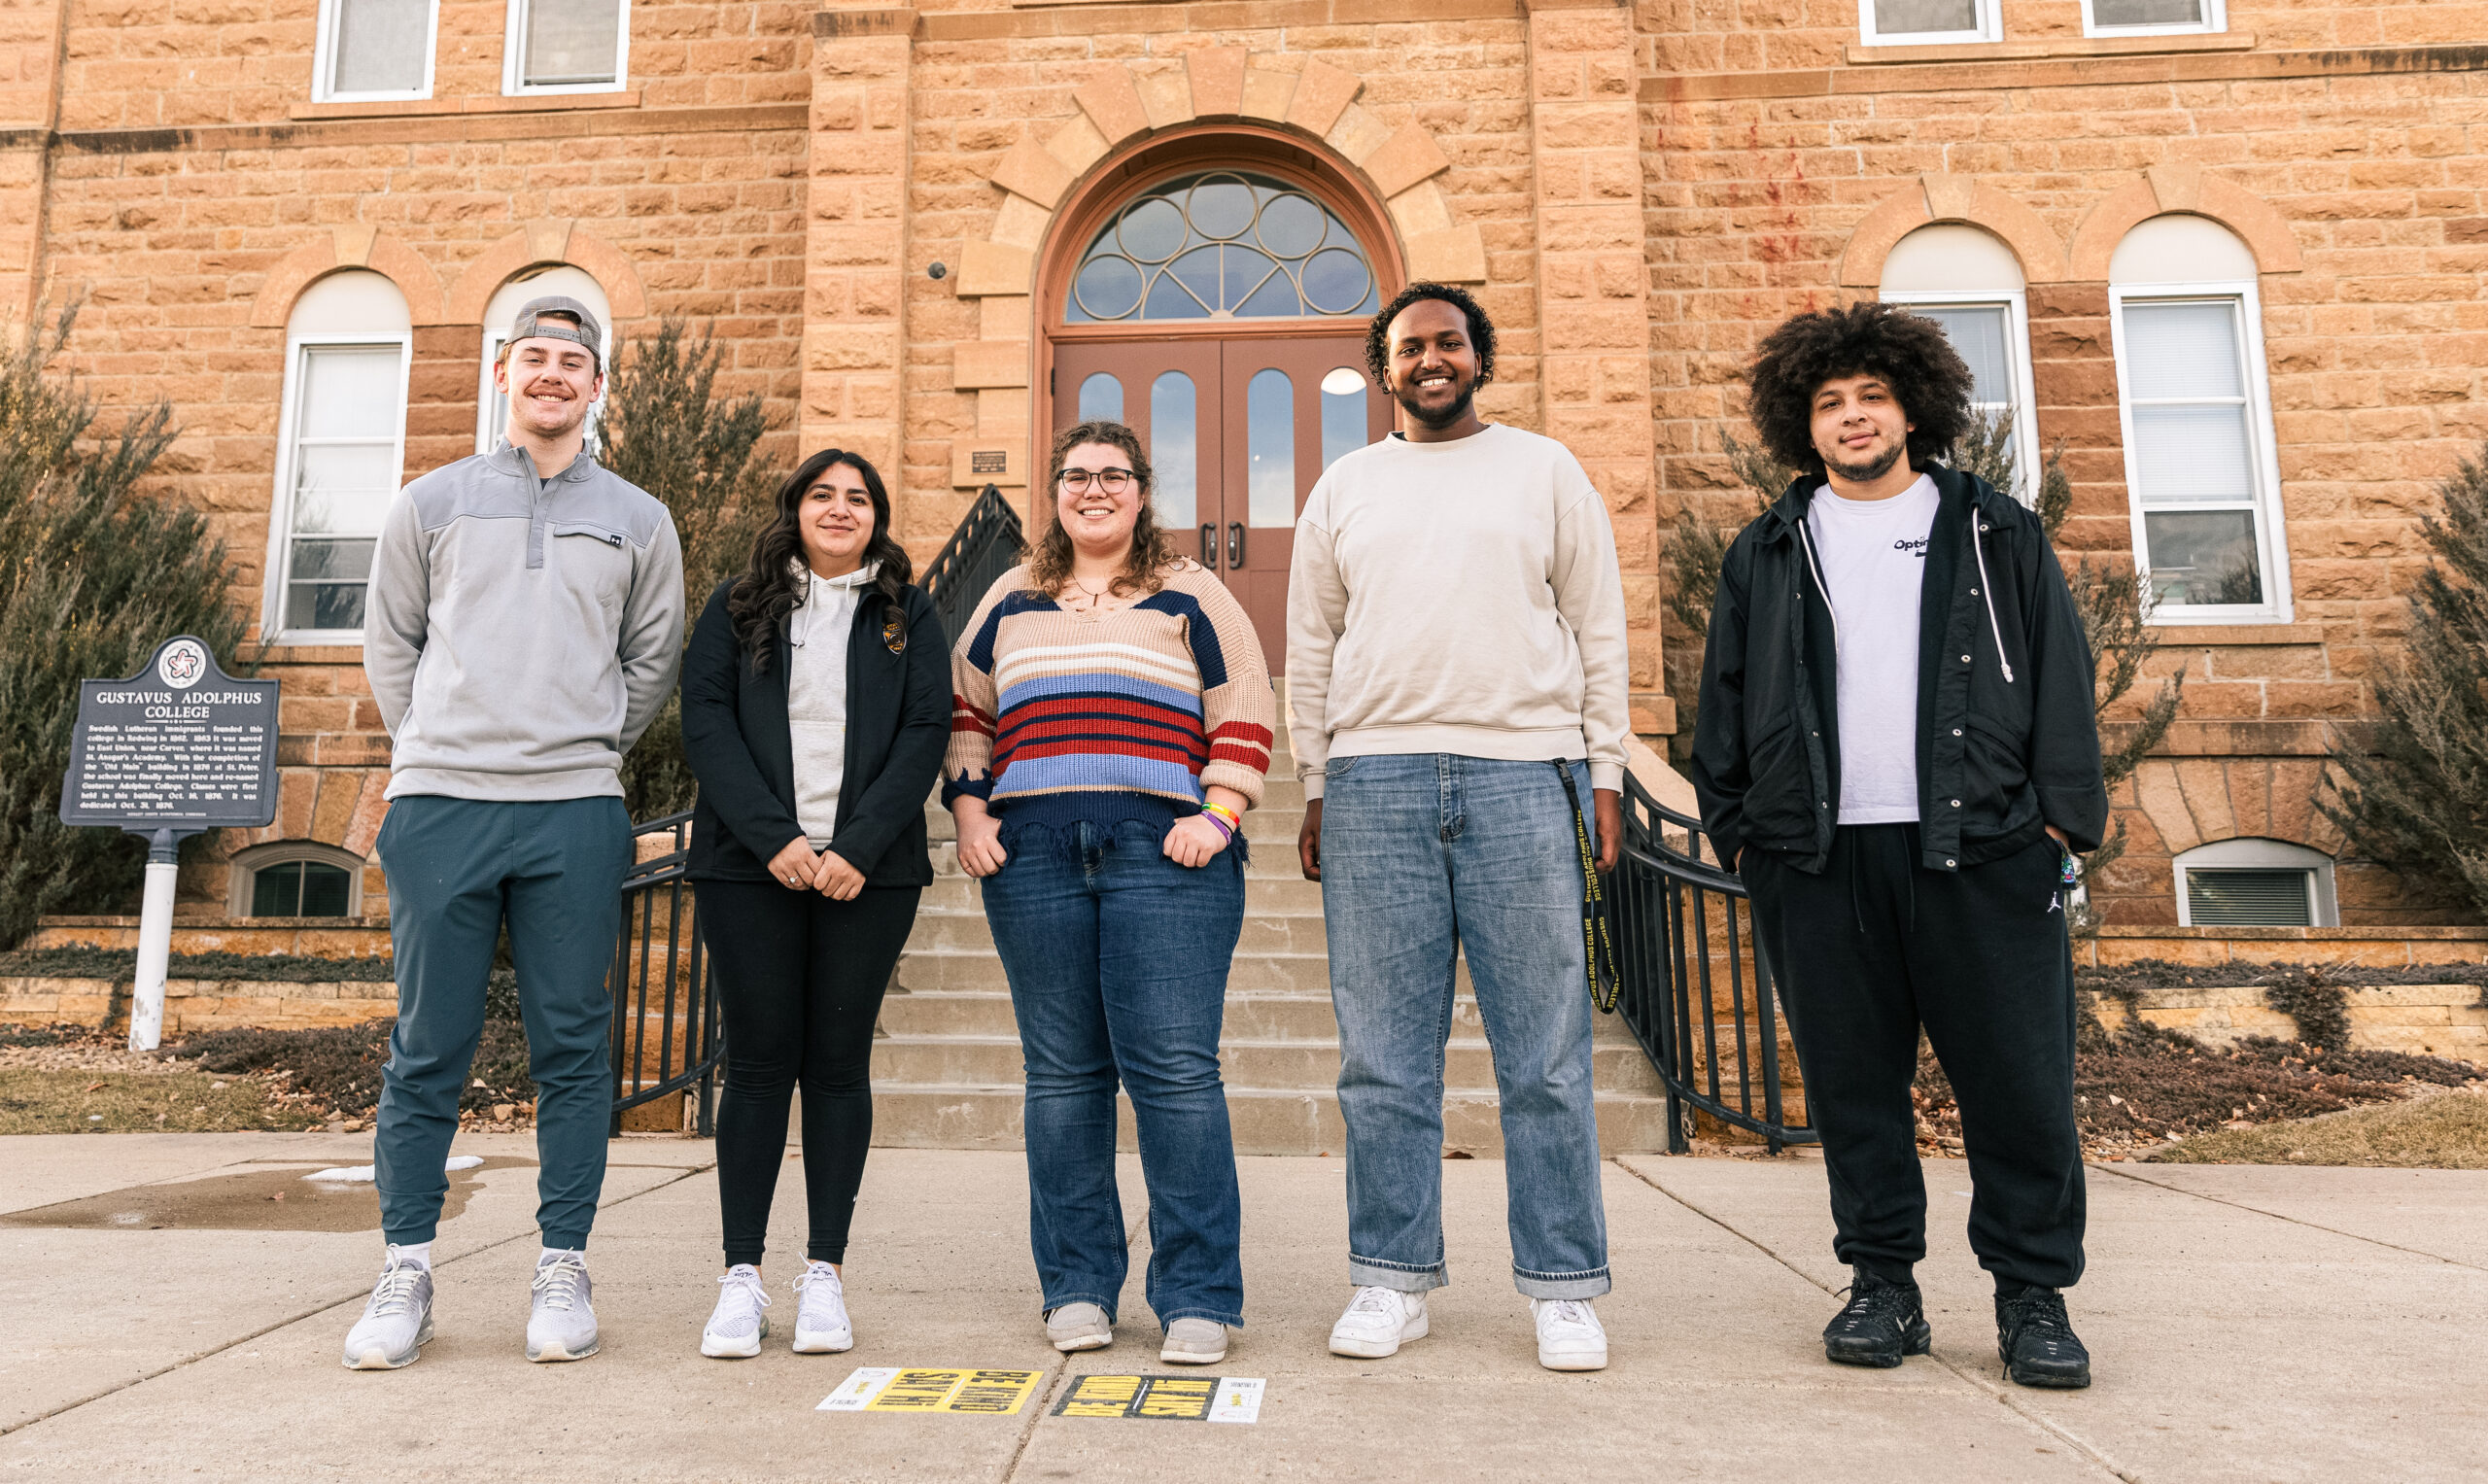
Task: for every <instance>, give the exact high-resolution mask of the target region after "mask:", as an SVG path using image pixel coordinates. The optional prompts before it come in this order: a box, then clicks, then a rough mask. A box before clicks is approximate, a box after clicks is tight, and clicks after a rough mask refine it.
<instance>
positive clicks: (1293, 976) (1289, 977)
mask: <svg viewBox="0 0 2488 1484" xmlns="http://www.w3.org/2000/svg"><path fill="white" fill-rule="evenodd" d="M898 982H899V985H900V987H902V988H906V989H910V990H916V991H919V992H920V991H923V990H950V989H988V990H997V991H1001V990H1008V989H1009V988H1010V987H1011V984H1010V981H1009V980H1008V979H1006V978H1004V977H1003V973H1002V960H1001V959H999V958H996V957H995V956H994V955H993V950H992V949H990V948H986V949H972V948H966V949H922V950H917V949H911V950H909V952H908V953H907V954H906V956H905V957H902V958H901V959H900V960H899V961H898ZM1273 990H1274V991H1278V992H1281V993H1287V992H1298V991H1300V992H1304V993H1310V994H1321V995H1326V996H1327V995H1328V994H1329V993H1330V960H1329V959H1328V958H1326V957H1325V956H1323V955H1322V954H1320V953H1254V954H1249V955H1245V954H1239V955H1237V957H1236V959H1235V962H1234V965H1233V967H1231V968H1230V969H1229V970H1228V971H1227V993H1228V995H1229V996H1230V997H1231V996H1233V995H1234V994H1235V993H1237V992H1238V991H1243V992H1253V991H1273Z"/></svg>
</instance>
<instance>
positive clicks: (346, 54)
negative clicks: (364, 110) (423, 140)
mask: <svg viewBox="0 0 2488 1484" xmlns="http://www.w3.org/2000/svg"><path fill="white" fill-rule="evenodd" d="M439 28H440V0H320V30H319V40H318V41H317V42H316V43H315V45H314V48H313V53H312V56H313V60H312V72H311V97H312V100H313V101H314V102H319V103H362V102H368V101H373V100H378V99H392V98H429V97H431V96H432V49H433V45H434V42H435V41H436V39H437V37H438V34H439Z"/></svg>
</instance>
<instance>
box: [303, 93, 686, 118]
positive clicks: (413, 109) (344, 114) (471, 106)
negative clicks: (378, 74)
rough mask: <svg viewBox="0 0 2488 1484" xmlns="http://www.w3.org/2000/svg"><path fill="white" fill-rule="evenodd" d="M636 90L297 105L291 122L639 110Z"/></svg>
mask: <svg viewBox="0 0 2488 1484" xmlns="http://www.w3.org/2000/svg"><path fill="white" fill-rule="evenodd" d="M638 107H639V89H638V88H636V87H635V88H632V89H631V90H629V91H628V92H531V93H521V94H518V95H516V96H507V95H498V94H497V95H495V96H492V97H484V98H400V99H393V100H389V101H385V102H377V103H296V104H294V106H293V107H291V108H289V109H287V110H286V117H288V118H290V119H419V118H436V117H440V116H443V115H450V114H538V113H547V112H559V111H564V110H569V109H581V108H638Z"/></svg>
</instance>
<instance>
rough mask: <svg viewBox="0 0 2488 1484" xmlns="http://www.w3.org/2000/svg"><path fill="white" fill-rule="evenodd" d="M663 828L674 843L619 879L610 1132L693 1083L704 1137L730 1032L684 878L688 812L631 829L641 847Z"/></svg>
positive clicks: (711, 1124)
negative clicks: (631, 1114)
mask: <svg viewBox="0 0 2488 1484" xmlns="http://www.w3.org/2000/svg"><path fill="white" fill-rule="evenodd" d="M660 834H663V835H671V836H673V837H674V838H673V842H672V844H673V848H672V849H671V850H669V851H667V852H666V853H665V854H663V855H659V856H655V857H653V858H651V859H648V860H643V861H638V862H636V863H635V864H633V865H632V867H631V869H630V870H629V871H628V872H626V873H625V874H624V875H623V877H622V934H621V942H620V943H619V944H618V945H617V948H616V951H615V953H614V955H613V968H612V970H611V972H610V975H609V978H608V981H607V984H608V987H609V988H610V989H611V990H612V994H613V1029H612V1035H611V1037H610V1050H611V1053H612V1058H613V1126H612V1131H613V1132H615V1133H617V1134H618V1133H620V1132H621V1131H622V1115H623V1113H624V1112H625V1111H626V1110H628V1109H632V1108H637V1107H639V1105H640V1104H642V1103H652V1102H655V1101H656V1100H657V1099H659V1098H662V1097H668V1096H673V1095H674V1094H677V1093H680V1092H682V1091H683V1090H685V1089H686V1088H692V1087H697V1091H696V1092H694V1094H693V1096H694V1099H695V1101H696V1103H697V1105H698V1107H697V1112H696V1115H695V1119H694V1126H695V1127H696V1129H697V1130H698V1132H699V1133H700V1135H701V1136H702V1137H703V1138H706V1137H708V1135H710V1134H711V1133H713V1132H714V1131H715V1128H716V1090H717V1087H716V1081H717V1063H718V1062H719V1061H720V1060H721V1059H722V1058H723V1057H724V1055H725V1050H726V1038H725V1026H724V1023H723V1021H722V1019H721V1018H720V1017H719V1016H718V1013H717V985H716V979H715V976H714V975H712V974H711V973H710V972H709V965H708V952H707V948H706V945H705V944H704V943H703V941H702V939H701V933H700V922H699V916H698V914H697V912H696V911H695V910H694V908H693V904H692V894H691V891H690V883H689V882H688V881H686V880H684V878H683V872H684V869H685V867H686V865H687V864H688V862H689V860H690V857H691V815H690V814H689V813H687V812H686V813H680V814H668V815H667V816H666V817H664V818H662V819H651V820H648V821H647V822H646V823H644V824H638V825H634V826H633V827H632V830H631V835H632V841H633V845H634V847H635V852H636V846H637V844H638V842H639V840H641V839H644V838H646V837H647V836H651V835H660ZM652 1025H653V1027H654V1031H655V1036H654V1041H655V1044H654V1045H653V1046H651V1045H650V1044H649V1042H650V1034H649V1033H650V1029H651V1026H652Z"/></svg>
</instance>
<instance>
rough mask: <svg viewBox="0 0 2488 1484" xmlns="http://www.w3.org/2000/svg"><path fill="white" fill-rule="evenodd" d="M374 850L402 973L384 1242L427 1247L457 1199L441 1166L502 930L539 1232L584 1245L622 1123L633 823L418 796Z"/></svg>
mask: <svg viewBox="0 0 2488 1484" xmlns="http://www.w3.org/2000/svg"><path fill="white" fill-rule="evenodd" d="M378 849H379V854H380V859H381V863H382V865H383V866H384V867H385V868H386V869H387V871H388V875H389V935H390V938H391V940H392V942H393V943H394V944H395V947H396V951H397V1030H396V1031H395V1032H394V1033H393V1034H392V1035H391V1036H390V1038H389V1065H388V1067H387V1069H386V1070H385V1071H384V1073H383V1074H382V1079H381V1090H380V1118H379V1129H378V1133H377V1135H376V1136H375V1138H374V1140H373V1143H374V1145H375V1147H376V1154H375V1158H376V1162H377V1164H378V1166H379V1167H378V1170H377V1172H376V1173H377V1174H378V1177H379V1186H380V1225H381V1229H382V1231H383V1232H384V1233H385V1234H386V1236H387V1238H388V1240H390V1241H392V1242H397V1243H408V1242H429V1241H431V1240H432V1234H433V1231H434V1229H435V1228H436V1227H437V1226H438V1225H439V1224H440V1206H441V1201H442V1200H443V1198H445V1197H446V1196H447V1195H448V1193H449V1177H448V1176H447V1175H445V1174H443V1173H442V1170H441V1166H442V1164H443V1163H444V1162H445V1161H446V1160H447V1158H448V1156H449V1141H450V1139H451V1137H452V1136H453V1135H455V1134H456V1133H457V1132H458V1098H459V1093H460V1090H461V1089H462V1088H463V1087H465V1086H466V1083H467V1068H468V1066H469V1064H470V1063H472V1062H473V1060H474V1059H475V1043H476V1041H477V1039H478V1038H479V1037H481V1036H482V1035H483V1031H484V982H485V980H486V978H487V977H488V976H489V975H490V974H491V973H492V968H493V949H494V948H495V946H496V945H497V944H498V943H499V941H500V938H501V924H502V922H503V921H504V920H506V921H507V922H508V924H509V945H510V956H511V959H512V960H513V962H514V963H515V965H516V967H517V969H518V1004H519V1014H520V1017H521V1018H522V1019H523V1020H524V1021H525V1023H526V1026H527V1048H528V1071H529V1074H530V1075H531V1076H533V1077H534V1078H535V1079H536V1158H537V1162H538V1168H537V1171H536V1225H539V1226H541V1227H542V1228H543V1232H544V1245H545V1246H547V1247H560V1248H582V1247H585V1246H586V1245H587V1233H588V1228H589V1227H590V1226H591V1225H594V1224H595V1221H596V1202H597V1196H598V1195H599V1194H600V1193H601V1192H602V1191H603V1190H604V1188H605V1131H606V1129H607V1128H608V1127H609V1126H610V1124H611V1121H612V1117H613V1072H612V1065H611V1063H610V1061H609V1060H608V1059H607V1053H606V1050H605V1047H606V1037H607V1035H608V1033H609V1031H610V1027H611V1024H612V1020H613V1001H612V997H611V993H610V991H609V990H608V989H607V987H606V975H607V973H608V971H609V970H610V969H611V968H612V965H613V959H614V952H615V945H616V943H617V941H618V940H619V938H620V935H621V925H622V875H623V873H624V871H626V870H627V869H629V867H630V863H631V816H630V815H629V813H628V812H627V811H624V809H623V807H622V801H621V800H619V799H610V798H604V799H563V800H558V801H554V802H549V803H540V804H500V803H491V802H487V801H483V800H477V799H450V798H443V797H440V796H438V795H433V794H414V795H409V796H407V797H405V798H401V799H397V800H393V801H392V802H391V803H390V806H389V817H388V819H387V820H386V821H385V822H384V823H383V824H382V825H381V827H380V840H379V844H378Z"/></svg>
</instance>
